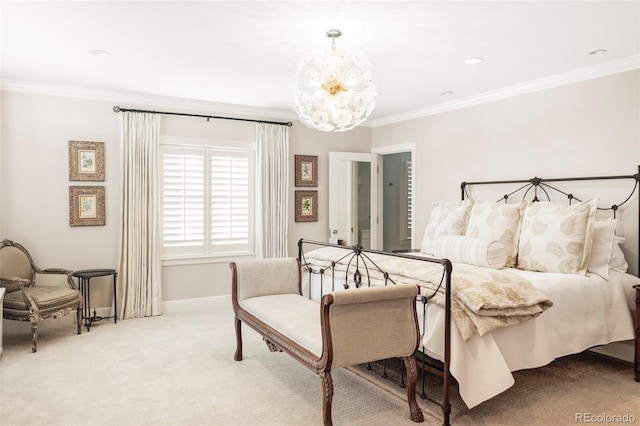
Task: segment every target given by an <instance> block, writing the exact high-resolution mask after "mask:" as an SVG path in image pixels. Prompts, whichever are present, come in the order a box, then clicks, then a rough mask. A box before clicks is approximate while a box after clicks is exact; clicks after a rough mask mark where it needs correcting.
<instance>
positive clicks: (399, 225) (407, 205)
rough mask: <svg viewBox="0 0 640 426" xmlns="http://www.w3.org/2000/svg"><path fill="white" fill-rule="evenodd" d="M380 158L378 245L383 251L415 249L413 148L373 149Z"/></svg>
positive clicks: (407, 145) (414, 151)
mask: <svg viewBox="0 0 640 426" xmlns="http://www.w3.org/2000/svg"><path fill="white" fill-rule="evenodd" d="M371 151H372V152H374V153H376V154H378V155H379V156H380V167H381V173H380V174H379V176H378V177H379V182H378V212H379V216H380V221H379V223H378V236H379V237H378V244H379V245H380V247H381V248H382V250H384V251H394V250H402V251H405V250H411V249H415V248H416V244H417V242H416V230H415V223H416V222H415V208H414V206H415V205H416V204H415V203H416V195H417V194H418V190H417V188H416V170H415V168H414V167H413V165H414V159H415V158H416V144H415V142H409V143H404V144H397V145H386V146H379V147H375V148H373V149H372V150H371Z"/></svg>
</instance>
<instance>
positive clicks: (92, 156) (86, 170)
mask: <svg viewBox="0 0 640 426" xmlns="http://www.w3.org/2000/svg"><path fill="white" fill-rule="evenodd" d="M69 180H70V181H92V182H102V181H104V142H89V141H69Z"/></svg>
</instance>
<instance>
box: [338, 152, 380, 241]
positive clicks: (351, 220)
mask: <svg viewBox="0 0 640 426" xmlns="http://www.w3.org/2000/svg"><path fill="white" fill-rule="evenodd" d="M378 161H379V156H378V155H377V154H370V153H359V152H330V153H329V242H330V243H334V244H338V243H344V244H346V245H361V246H363V247H365V248H373V249H378V248H379V247H378V238H377V235H378V227H377V226H376V225H377V222H378V213H377V208H378V170H379V167H378Z"/></svg>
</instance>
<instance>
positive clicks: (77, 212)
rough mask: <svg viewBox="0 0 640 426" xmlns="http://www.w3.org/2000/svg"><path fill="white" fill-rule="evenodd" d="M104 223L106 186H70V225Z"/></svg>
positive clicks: (100, 224) (97, 224)
mask: <svg viewBox="0 0 640 426" xmlns="http://www.w3.org/2000/svg"><path fill="white" fill-rule="evenodd" d="M104 224H105V214H104V186H70V187H69V226H103V225H104Z"/></svg>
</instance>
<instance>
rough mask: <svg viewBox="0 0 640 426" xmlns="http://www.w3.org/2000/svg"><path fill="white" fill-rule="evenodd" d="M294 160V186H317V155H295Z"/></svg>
mask: <svg viewBox="0 0 640 426" xmlns="http://www.w3.org/2000/svg"><path fill="white" fill-rule="evenodd" d="M295 160H296V161H295V164H296V169H295V176H296V186H311V187H316V186H318V156H317V155H296V156H295Z"/></svg>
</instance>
